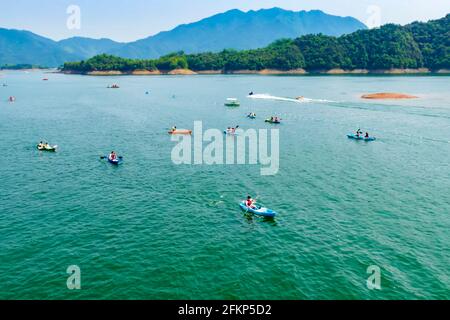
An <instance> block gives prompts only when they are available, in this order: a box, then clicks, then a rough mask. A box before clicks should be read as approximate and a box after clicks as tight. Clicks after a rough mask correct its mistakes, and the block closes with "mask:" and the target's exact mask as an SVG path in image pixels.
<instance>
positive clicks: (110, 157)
mask: <svg viewBox="0 0 450 320" xmlns="http://www.w3.org/2000/svg"><path fill="white" fill-rule="evenodd" d="M109 159H111V160H116V159H117V155H116V153H115V152H114V151H111V154H110V155H109Z"/></svg>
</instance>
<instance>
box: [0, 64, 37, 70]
mask: <svg viewBox="0 0 450 320" xmlns="http://www.w3.org/2000/svg"><path fill="white" fill-rule="evenodd" d="M26 69H45V67H42V66H36V65H32V64H6V65H3V66H0V70H26Z"/></svg>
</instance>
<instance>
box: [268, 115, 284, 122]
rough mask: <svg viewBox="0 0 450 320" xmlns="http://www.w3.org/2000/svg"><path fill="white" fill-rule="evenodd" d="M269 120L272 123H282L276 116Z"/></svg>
mask: <svg viewBox="0 0 450 320" xmlns="http://www.w3.org/2000/svg"><path fill="white" fill-rule="evenodd" d="M269 120H270V122H281V119H280V118H278V117H274V116H272V117H270V119H269Z"/></svg>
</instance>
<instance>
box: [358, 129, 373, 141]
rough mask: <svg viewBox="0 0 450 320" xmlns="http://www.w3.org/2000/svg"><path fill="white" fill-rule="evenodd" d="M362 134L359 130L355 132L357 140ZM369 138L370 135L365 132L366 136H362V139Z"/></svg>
mask: <svg viewBox="0 0 450 320" xmlns="http://www.w3.org/2000/svg"><path fill="white" fill-rule="evenodd" d="M362 134H363V132H362V131H361V129H358V130H356V136H357V137H358V138H359V137H361V135H362ZM369 137H370V135H369V133H368V132H366V134H365V135H364V138H366V139H367V138H369Z"/></svg>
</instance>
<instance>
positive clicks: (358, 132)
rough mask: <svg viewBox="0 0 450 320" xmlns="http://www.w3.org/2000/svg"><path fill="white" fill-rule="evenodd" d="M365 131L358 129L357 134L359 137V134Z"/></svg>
mask: <svg viewBox="0 0 450 320" xmlns="http://www.w3.org/2000/svg"><path fill="white" fill-rule="evenodd" d="M362 133H363V132H362V131H361V129H358V130H357V131H356V136H357V137H358V138H359V136H360V135H361V134H362Z"/></svg>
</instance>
